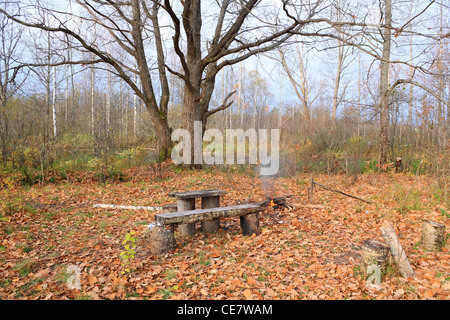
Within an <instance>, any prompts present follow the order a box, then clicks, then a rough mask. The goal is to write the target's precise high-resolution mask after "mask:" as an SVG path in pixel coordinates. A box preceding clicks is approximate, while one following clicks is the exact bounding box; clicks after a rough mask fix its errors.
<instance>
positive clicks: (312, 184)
mask: <svg viewBox="0 0 450 320" xmlns="http://www.w3.org/2000/svg"><path fill="white" fill-rule="evenodd" d="M314 184H317V185H318V186H321V187H322V188H324V189H326V190H328V191H333V192H337V193H340V194H343V195H344V196H347V197H350V198H354V199H358V200H361V201H364V202H366V203H372V202H371V201H369V200H364V199H361V198H359V197H357V196H353V195H351V194H348V193H345V192H342V191H339V190H334V189H330V188H328V187H325V186H324V185H323V184H320V183H318V182H316V181H314V180H313V179H312V178H311V190H313V189H314ZM311 198H312V196H311Z"/></svg>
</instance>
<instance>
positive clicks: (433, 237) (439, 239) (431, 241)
mask: <svg viewBox="0 0 450 320" xmlns="http://www.w3.org/2000/svg"><path fill="white" fill-rule="evenodd" d="M444 237H445V225H443V224H441V223H437V222H434V221H431V220H425V221H424V222H423V229H422V245H423V247H424V248H425V249H427V250H431V251H440V250H441V248H442V246H443V245H444V239H445V238H444Z"/></svg>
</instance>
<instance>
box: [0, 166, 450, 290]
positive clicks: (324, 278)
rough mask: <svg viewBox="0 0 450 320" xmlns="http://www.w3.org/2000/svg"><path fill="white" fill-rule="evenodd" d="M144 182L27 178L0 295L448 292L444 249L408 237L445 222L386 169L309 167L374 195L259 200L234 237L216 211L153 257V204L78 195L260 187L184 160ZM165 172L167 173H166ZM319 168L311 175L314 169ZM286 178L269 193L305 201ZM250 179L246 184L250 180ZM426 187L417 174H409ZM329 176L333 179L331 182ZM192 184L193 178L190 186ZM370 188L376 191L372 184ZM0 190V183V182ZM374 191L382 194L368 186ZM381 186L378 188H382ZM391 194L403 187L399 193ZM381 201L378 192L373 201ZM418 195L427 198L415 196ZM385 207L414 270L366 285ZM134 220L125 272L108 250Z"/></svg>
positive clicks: (134, 197) (7, 230)
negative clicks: (253, 226)
mask: <svg viewBox="0 0 450 320" xmlns="http://www.w3.org/2000/svg"><path fill="white" fill-rule="evenodd" d="M169 176H170V178H169V179H165V180H163V181H159V182H157V183H154V182H151V180H150V179H149V180H148V181H147V182H146V183H145V184H143V183H142V182H143V181H144V182H145V181H146V180H145V179H147V178H146V176H145V175H142V176H141V180H136V181H135V182H129V183H126V184H125V183H123V184H115V185H114V186H113V187H111V186H100V185H97V184H94V183H92V182H90V183H88V182H85V183H81V184H72V185H67V186H62V185H54V186H48V187H45V192H44V190H42V189H41V188H39V187H32V188H29V189H27V190H25V189H23V190H20V191H19V192H20V193H21V196H22V197H23V198H24V199H28V200H27V201H31V200H32V201H34V202H33V203H36V204H39V203H40V204H45V206H44V205H41V206H36V208H37V209H36V212H35V213H34V214H30V213H26V212H21V213H16V214H14V215H13V216H11V219H10V220H9V221H8V223H6V221H0V223H1V230H2V232H4V233H3V234H2V239H1V240H0V246H1V248H3V250H2V251H0V256H1V259H2V264H1V265H0V277H1V279H2V280H1V281H2V282H0V298H2V299H15V298H25V299H66V298H70V299H76V298H83V297H84V298H89V299H142V298H146V299H417V298H419V299H448V298H449V295H450V280H449V279H450V272H449V270H450V265H449V259H448V257H449V254H448V249H447V248H444V250H443V251H442V252H439V253H434V252H428V251H425V250H423V249H422V248H420V246H417V245H416V244H417V243H418V241H419V240H418V239H420V233H421V221H422V219H425V218H427V219H435V220H436V221H439V222H440V223H444V224H446V225H447V226H448V221H447V220H446V219H445V216H443V215H442V214H441V213H440V212H441V211H440V210H435V209H433V210H428V211H426V210H422V211H420V210H417V211H410V212H409V213H408V215H407V216H405V215H399V214H397V213H396V212H395V211H393V210H392V208H395V203H393V202H392V196H391V195H390V194H389V193H391V192H395V190H396V189H395V188H398V185H399V184H404V185H405V187H404V189H408V188H409V186H410V185H411V183H412V180H410V179H408V177H403V176H400V175H399V176H396V180H395V183H394V182H392V181H393V180H392V179H391V178H390V177H388V176H377V177H376V179H375V178H373V177H371V176H370V175H367V176H361V178H360V179H358V183H356V184H354V185H352V186H351V187H346V186H345V185H344V186H343V185H342V181H344V180H345V179H344V178H342V180H339V176H337V177H327V176H323V177H318V180H320V181H327V179H329V180H328V181H327V185H330V187H333V188H334V187H336V188H337V187H339V188H340V189H342V190H344V191H345V192H348V193H350V194H358V195H359V196H361V197H363V198H369V199H372V198H371V197H374V196H376V197H378V204H377V205H368V204H362V203H359V202H358V201H357V200H354V199H348V198H346V197H342V196H340V195H335V194H330V193H329V192H327V191H326V190H321V191H317V192H316V193H315V199H316V201H320V202H322V204H321V205H317V204H316V205H313V206H307V205H298V206H297V207H296V208H295V209H294V210H291V211H274V210H272V209H270V210H266V211H265V212H264V213H262V214H261V234H260V235H258V236H251V237H244V236H242V235H241V233H240V227H239V218H230V219H223V220H222V221H221V230H219V232H218V233H217V234H203V233H197V234H196V235H195V236H194V237H191V238H186V239H181V238H176V245H177V248H176V250H175V252H173V253H171V254H168V255H167V256H165V257H154V256H152V255H150V254H149V249H148V243H147V242H146V241H147V238H146V233H145V232H146V225H147V224H148V222H150V221H152V219H153V214H154V213H153V212H145V211H134V212H132V213H130V212H127V211H123V210H102V209H97V208H92V207H91V206H90V205H89V203H97V202H99V200H101V202H104V203H115V204H124V205H154V204H165V203H168V202H169V201H171V200H170V199H169V198H168V197H167V196H166V195H167V193H168V192H171V191H174V190H184V188H186V186H187V185H190V184H192V183H194V182H195V188H196V189H197V188H198V189H212V188H220V189H225V190H226V191H228V193H227V195H225V196H224V197H223V199H221V205H224V206H225V205H232V204H236V203H239V202H241V201H242V200H243V199H247V198H249V196H250V195H249V190H252V195H251V199H248V201H257V200H261V199H264V197H265V194H264V192H263V190H262V189H260V188H258V187H254V188H252V187H253V186H257V181H256V180H255V178H252V177H248V176H243V175H239V174H237V173H226V174H225V173H221V172H220V171H217V172H208V171H189V172H186V173H185V172H182V173H179V174H177V175H176V176H175V175H169ZM175 177H176V178H175ZM319 178H320V179H319ZM296 181H297V179H295V178H289V179H283V178H280V179H278V180H277V181H276V183H277V185H276V186H274V190H275V192H276V193H277V194H276V195H283V194H296V195H297V197H298V199H297V200H295V201H297V202H298V203H300V204H301V203H305V202H306V199H307V189H306V188H305V186H303V185H299V184H298V183H296ZM255 183H256V184H255ZM421 183H422V184H423V188H422V189H423V190H427V188H426V184H425V181H421ZM333 184H335V185H333ZM193 188H194V187H193ZM380 190H381V191H380ZM1 192H5V191H1ZM380 192H381V193H382V194H380ZM383 192H384V193H383ZM401 199H403V197H401ZM380 203H381V204H380ZM423 203H424V205H425V204H426V205H430V206H431V204H429V203H427V202H425V201H424V202H423ZM382 218H383V219H385V218H388V219H389V220H390V221H391V222H392V223H393V224H394V225H396V227H397V228H398V231H399V238H400V241H402V246H403V247H404V249H405V251H407V253H408V258H410V259H411V263H412V265H413V268H414V269H415V270H416V271H417V279H416V280H407V281H404V280H402V279H401V278H399V277H397V276H396V275H395V274H388V275H387V276H386V277H385V279H384V281H383V282H382V284H381V285H380V286H379V287H378V288H370V287H366V285H365V282H364V279H363V277H361V275H360V274H359V273H358V266H359V250H360V245H361V243H362V241H363V240H364V239H368V238H377V237H380V234H379V231H378V230H379V222H380V221H381V220H382ZM130 230H133V231H135V232H136V237H137V239H138V240H137V242H136V245H137V247H136V255H135V258H134V259H132V260H131V261H130V266H129V267H130V273H129V274H126V275H121V274H120V263H121V261H120V259H119V253H120V252H121V251H122V250H123V247H122V246H121V243H122V241H123V239H124V236H125V234H126V233H127V232H129V231H130ZM69 265H77V266H78V267H79V268H80V274H81V290H79V291H74V290H71V289H68V287H67V284H66V281H67V276H68V275H67V274H65V272H64V270H65V268H67V266H69Z"/></svg>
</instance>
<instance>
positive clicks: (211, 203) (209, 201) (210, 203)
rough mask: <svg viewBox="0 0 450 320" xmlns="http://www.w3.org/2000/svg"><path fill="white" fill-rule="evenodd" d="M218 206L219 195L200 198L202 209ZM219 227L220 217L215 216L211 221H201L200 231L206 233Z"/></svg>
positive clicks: (212, 231)
mask: <svg viewBox="0 0 450 320" xmlns="http://www.w3.org/2000/svg"><path fill="white" fill-rule="evenodd" d="M217 207H220V196H214V197H204V198H202V209H210V208H217ZM219 228H220V219H219V218H216V219H213V220H211V221H203V222H202V231H203V232H207V233H214V232H217V231H218V230H219Z"/></svg>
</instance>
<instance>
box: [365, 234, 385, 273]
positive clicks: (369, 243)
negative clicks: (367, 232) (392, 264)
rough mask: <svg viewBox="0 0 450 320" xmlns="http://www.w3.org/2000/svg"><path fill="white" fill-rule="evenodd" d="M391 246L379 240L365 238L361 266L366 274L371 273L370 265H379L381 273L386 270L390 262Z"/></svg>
mask: <svg viewBox="0 0 450 320" xmlns="http://www.w3.org/2000/svg"><path fill="white" fill-rule="evenodd" d="M389 256H390V252H389V246H387V245H386V244H385V243H383V242H380V241H377V240H373V239H370V240H364V241H363V247H362V251H361V267H362V271H364V273H365V274H366V275H370V273H371V272H370V269H371V268H369V266H373V265H375V266H377V267H379V268H380V271H381V273H384V272H385V271H386V266H387V264H388V262H389Z"/></svg>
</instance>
